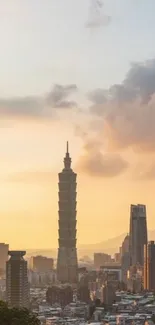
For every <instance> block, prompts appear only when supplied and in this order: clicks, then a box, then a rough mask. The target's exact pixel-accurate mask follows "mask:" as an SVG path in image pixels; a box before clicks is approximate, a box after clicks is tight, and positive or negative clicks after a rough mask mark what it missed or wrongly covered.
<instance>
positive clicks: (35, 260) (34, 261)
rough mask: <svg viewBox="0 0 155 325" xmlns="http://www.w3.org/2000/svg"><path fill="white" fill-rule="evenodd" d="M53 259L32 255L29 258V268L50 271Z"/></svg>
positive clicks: (37, 270)
mask: <svg viewBox="0 0 155 325" xmlns="http://www.w3.org/2000/svg"><path fill="white" fill-rule="evenodd" d="M53 267H54V260H53V258H50V257H45V256H39V255H38V256H32V257H31V259H30V269H31V270H33V271H36V272H50V271H52V270H53Z"/></svg>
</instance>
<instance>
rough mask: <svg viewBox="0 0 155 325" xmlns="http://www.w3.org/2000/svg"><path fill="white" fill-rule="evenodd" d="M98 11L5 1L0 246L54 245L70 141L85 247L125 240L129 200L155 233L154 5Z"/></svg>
mask: <svg viewBox="0 0 155 325" xmlns="http://www.w3.org/2000/svg"><path fill="white" fill-rule="evenodd" d="M97 3H98V2H97V1H95V0H85V1H83V0H79V1H74V3H73V0H65V1H62V0H44V1H42V0H33V1H31V0H26V1H24V0H14V1H13V3H12V0H8V1H2V0H0V24H1V28H0V36H1V60H0V69H1V79H0V94H1V95H0V117H1V121H0V126H1V127H0V133H1V136H0V155H1V169H0V196H1V204H0V215H1V231H0V238H1V239H0V241H1V242H7V243H9V244H10V247H11V248H14V249H17V248H18V249H20V248H21V247H26V248H27V249H29V248H31V247H36V249H37V247H40V246H42V248H43V249H44V248H46V249H47V248H49V249H50V248H51V247H57V238H58V212H57V211H58V173H59V172H60V171H61V170H62V168H63V158H64V155H65V152H66V141H67V140H68V141H69V151H70V155H71V157H72V168H73V169H74V171H75V172H77V193H78V196H77V201H78V205H77V229H78V232H77V236H78V246H80V245H81V244H80V243H82V245H87V244H90V243H92V244H95V243H99V242H102V241H104V240H107V239H108V238H110V237H111V238H113V237H116V236H119V235H120V234H122V233H127V232H128V231H129V216H130V204H137V203H139V204H145V205H146V207H147V223H148V229H155V218H154V215H155V205H154V197H153V195H152V193H154V191H155V145H154V144H155V129H154V124H155V109H154V100H155V45H154V44H153V41H152V40H153V36H154V28H155V20H154V10H153V9H155V2H154V1H153V0H148V1H140V0H137V1H135V0H117V1H115V0H105V1H103V7H102V6H98V4H97ZM8 21H9V24H8ZM148 22H149V24H148Z"/></svg>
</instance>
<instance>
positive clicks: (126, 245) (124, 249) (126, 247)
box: [121, 234, 130, 256]
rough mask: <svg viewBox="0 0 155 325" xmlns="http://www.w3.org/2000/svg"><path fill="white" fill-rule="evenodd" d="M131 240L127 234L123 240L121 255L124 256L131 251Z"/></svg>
mask: <svg viewBox="0 0 155 325" xmlns="http://www.w3.org/2000/svg"><path fill="white" fill-rule="evenodd" d="M129 240H130V237H129V235H128V234H127V235H126V236H125V238H124V240H123V243H122V247H121V255H122V256H123V255H124V254H125V253H128V252H129Z"/></svg>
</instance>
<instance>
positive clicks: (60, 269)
mask: <svg viewBox="0 0 155 325" xmlns="http://www.w3.org/2000/svg"><path fill="white" fill-rule="evenodd" d="M57 279H58V281H60V282H61V283H71V284H73V283H77V281H78V262H77V250H76V248H66V247H61V248H59V249H58V261H57Z"/></svg>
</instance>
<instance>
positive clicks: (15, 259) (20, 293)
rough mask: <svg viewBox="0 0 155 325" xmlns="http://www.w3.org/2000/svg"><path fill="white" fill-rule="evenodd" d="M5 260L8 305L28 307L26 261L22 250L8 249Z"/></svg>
mask: <svg viewBox="0 0 155 325" xmlns="http://www.w3.org/2000/svg"><path fill="white" fill-rule="evenodd" d="M8 254H9V256H10V259H9V260H8V261H7V262H6V298H7V302H8V306H9V307H25V308H28V307H29V285H28V275H27V262H26V261H25V260H24V258H23V256H24V255H25V254H26V252H24V251H9V252H8Z"/></svg>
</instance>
